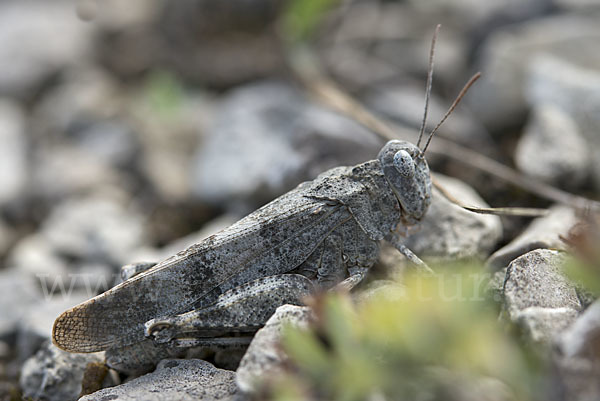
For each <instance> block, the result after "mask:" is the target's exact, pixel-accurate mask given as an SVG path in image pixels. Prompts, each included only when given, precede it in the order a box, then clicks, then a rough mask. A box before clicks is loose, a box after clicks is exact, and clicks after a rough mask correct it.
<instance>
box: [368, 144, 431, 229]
mask: <svg viewBox="0 0 600 401" xmlns="http://www.w3.org/2000/svg"><path fill="white" fill-rule="evenodd" d="M378 159H379V162H380V163H381V167H382V170H383V174H384V176H385V178H386V180H387V182H388V183H389V184H390V187H391V189H392V191H393V192H394V194H395V195H396V198H397V199H398V202H399V203H400V208H401V209H402V223H403V224H405V225H413V224H416V223H418V222H419V221H420V220H421V219H422V218H423V216H425V213H426V212H427V208H428V207H429V204H430V203H431V177H430V175H429V166H428V165H427V162H426V161H425V158H424V157H423V154H422V153H421V150H420V149H419V148H418V147H417V146H415V145H413V144H412V143H410V142H405V141H399V140H392V141H389V142H388V143H387V144H386V145H385V146H384V147H383V149H381V151H380V152H379V155H378Z"/></svg>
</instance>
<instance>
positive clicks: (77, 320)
mask: <svg viewBox="0 0 600 401" xmlns="http://www.w3.org/2000/svg"><path fill="white" fill-rule="evenodd" d="M436 34H437V29H436ZM435 37H436V35H434V41H433V43H432V49H431V53H430V69H429V74H428V84H427V90H426V107H425V114H424V118H423V124H422V126H421V131H420V135H419V141H418V142H417V145H413V144H412V143H409V142H405V141H400V140H391V141H389V142H388V143H387V144H386V145H385V146H384V147H383V148H382V149H381V151H380V152H379V155H378V156H377V158H376V159H375V160H371V161H367V162H365V163H362V164H358V165H356V166H352V167H337V168H333V169H331V170H329V171H327V172H324V173H322V174H321V175H319V176H318V177H317V178H316V179H315V180H313V181H310V182H305V183H302V184H300V185H299V186H298V187H297V188H295V189H294V190H292V191H290V192H288V193H286V194H284V195H283V196H281V197H279V198H277V199H275V200H274V201H272V202H271V203H269V204H267V205H265V206H263V207H262V208H260V209H258V210H257V211H255V212H253V213H251V214H250V215H248V216H247V217H245V218H243V219H242V220H240V221H238V222H237V223H235V224H233V225H232V226H230V227H228V228H226V229H224V230H222V231H221V232H219V233H217V234H215V235H213V236H211V237H208V238H206V239H205V240H203V241H201V242H200V243H198V244H195V245H193V246H191V247H190V248H188V249H186V250H184V251H182V252H179V253H177V254H176V255H174V256H172V257H170V258H168V259H166V260H164V261H162V262H160V263H157V264H138V265H130V266H126V267H125V268H123V271H122V272H123V274H124V278H125V279H126V280H125V281H124V282H123V283H121V284H119V285H117V286H115V287H114V288H112V289H110V290H108V291H106V292H104V293H103V294H100V295H98V296H96V297H95V298H92V299H90V300H88V301H86V302H84V303H82V304H80V305H77V306H75V307H74V308H72V309H70V310H67V311H66V312H64V313H63V314H62V315H60V316H59V317H58V318H57V319H56V321H55V323H54V327H53V332H52V339H53V342H54V344H56V345H57V346H58V347H59V348H62V349H64V350H66V351H71V352H96V351H103V350H117V351H119V350H120V351H123V352H124V351H125V350H127V349H130V350H132V349H133V350H135V349H138V350H139V349H142V348H144V347H146V349H147V348H148V347H150V348H152V347H155V349H160V347H162V346H164V347H167V346H170V347H191V346H213V345H215V344H221V345H231V346H235V345H236V344H237V345H239V344H247V343H248V341H249V338H251V336H252V335H253V333H255V332H256V331H257V330H258V329H259V328H260V327H262V326H263V325H264V324H265V322H266V321H267V319H268V318H269V317H270V316H271V315H272V314H273V313H274V311H275V309H276V308H277V307H278V306H281V305H283V304H286V303H291V304H301V303H302V300H303V299H304V298H305V297H306V296H307V295H309V294H311V293H314V292H315V291H316V290H324V289H325V290H327V289H332V288H345V289H348V290H349V289H351V288H353V287H354V286H355V285H357V284H358V283H359V282H360V281H361V280H362V279H363V278H364V277H365V275H366V273H367V271H368V270H369V268H370V267H371V266H372V265H373V264H374V263H375V262H376V260H377V257H378V254H379V243H380V242H381V241H382V240H385V241H388V242H390V243H391V244H392V245H393V246H395V247H396V248H397V249H398V251H400V252H401V253H402V254H404V255H405V256H406V257H407V258H408V259H409V260H411V261H412V262H413V263H415V264H416V265H418V266H421V267H422V268H423V269H428V268H427V267H426V265H425V264H424V263H423V262H422V261H421V260H420V259H419V258H418V257H416V256H415V255H414V254H413V253H412V252H411V251H410V250H409V249H408V248H406V247H405V246H404V245H402V243H401V237H402V235H403V231H404V230H406V228H408V227H410V226H414V225H416V224H418V223H419V221H421V219H422V218H423V217H424V216H425V213H426V212H427V209H428V207H429V205H430V203H431V178H430V173H429V167H428V165H427V162H426V160H425V157H424V154H425V151H426V149H427V146H428V145H429V142H430V140H431V138H432V136H433V134H434V133H435V131H436V130H437V128H438V127H439V125H440V124H441V123H442V122H443V121H444V120H445V118H446V117H447V116H448V115H449V114H450V112H451V111H452V110H453V108H454V107H455V106H456V105H457V104H458V102H459V101H460V99H461V98H462V94H461V95H459V97H458V98H457V99H456V100H455V102H454V104H453V106H452V107H451V108H450V110H448V113H447V114H446V116H445V117H444V118H443V119H442V121H441V122H440V123H439V124H438V126H437V127H436V128H435V129H434V130H433V131H432V132H431V133H430V134H429V138H428V141H427V143H426V144H425V146H424V148H423V149H421V148H419V144H420V142H421V137H422V135H423V132H424V128H425V122H426V118H427V104H428V99H429V94H430V90H431V77H432V65H433V49H434V44H435ZM467 85H469V84H467ZM466 88H468V86H465V88H464V89H463V93H464V91H466ZM140 344H145V345H144V346H141V345H140ZM136 347H137V348H136ZM144 352H147V351H144ZM117 353H118V352H117Z"/></svg>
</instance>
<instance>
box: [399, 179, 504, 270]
mask: <svg viewBox="0 0 600 401" xmlns="http://www.w3.org/2000/svg"><path fill="white" fill-rule="evenodd" d="M435 180H436V181H437V182H438V183H439V184H440V185H441V186H443V188H444V189H445V190H446V191H447V192H449V193H450V194H451V195H452V196H453V197H454V198H456V199H458V200H460V201H461V202H462V203H464V204H467V205H469V206H479V207H489V206H488V205H487V204H486V203H485V201H483V200H482V199H481V198H480V197H479V195H478V194H477V193H476V192H475V190H473V188H471V187H470V186H468V185H467V184H465V183H463V182H461V181H459V180H456V179H453V178H449V177H445V176H442V175H440V174H435ZM501 237H502V223H501V222H500V218H499V217H498V216H492V215H484V214H477V213H473V212H469V211H467V210H465V209H463V208H462V207H460V206H458V205H456V204H454V203H452V202H451V201H449V200H448V199H446V198H445V197H444V196H443V195H442V194H441V193H440V192H439V191H438V190H437V189H436V188H434V189H433V200H432V202H431V206H430V207H429V210H428V212H427V214H426V215H425V218H424V219H423V220H422V221H421V223H420V224H419V226H417V227H416V228H415V232H413V233H411V232H410V230H409V236H408V237H407V238H406V240H405V241H404V244H405V245H406V246H407V247H409V248H410V249H411V250H412V251H413V252H415V253H416V254H417V255H419V256H429V257H435V258H440V259H443V260H454V259H456V258H469V257H485V256H486V255H487V254H489V252H491V250H492V249H493V247H494V246H495V245H496V243H497V242H498V241H499V240H500V238H501Z"/></svg>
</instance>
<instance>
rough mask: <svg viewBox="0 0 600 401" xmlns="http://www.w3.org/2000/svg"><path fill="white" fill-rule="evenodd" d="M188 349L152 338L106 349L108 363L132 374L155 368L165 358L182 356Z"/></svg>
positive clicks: (111, 366) (135, 374)
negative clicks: (166, 344) (160, 342)
mask: <svg viewBox="0 0 600 401" xmlns="http://www.w3.org/2000/svg"><path fill="white" fill-rule="evenodd" d="M185 352H186V349H184V348H179V347H170V346H165V345H164V344H156V343H155V342H154V341H152V340H150V339H146V340H144V341H141V342H139V343H135V344H133V345H129V346H126V347H122V348H110V349H108V350H106V365H107V366H109V367H110V368H112V369H115V370H116V371H119V372H122V373H125V374H127V375H130V376H139V375H141V374H144V373H147V372H149V371H151V370H152V369H154V368H155V367H156V365H157V364H158V363H159V362H160V361H161V360H163V359H170V358H180V357H182V356H184V354H185Z"/></svg>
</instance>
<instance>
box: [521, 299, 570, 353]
mask: <svg viewBox="0 0 600 401" xmlns="http://www.w3.org/2000/svg"><path fill="white" fill-rule="evenodd" d="M578 315H579V312H577V311H576V310H575V309H573V308H542V307H538V306H531V307H528V308H525V309H523V310H519V311H515V312H514V313H513V314H512V315H511V318H512V320H513V321H515V322H517V323H518V324H519V325H521V326H522V327H525V328H526V330H527V332H528V335H529V337H530V338H531V339H532V340H533V341H535V342H543V343H546V344H551V343H553V342H554V341H555V340H556V338H557V335H558V333H561V332H563V331H565V330H566V329H567V328H568V327H569V326H570V325H571V324H572V323H573V322H574V321H575V319H577V316H578Z"/></svg>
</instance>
